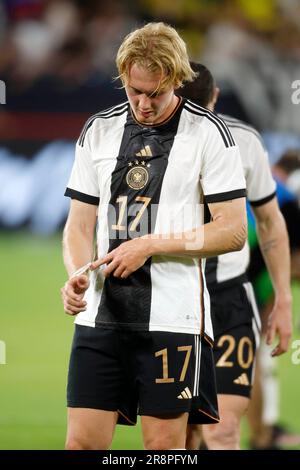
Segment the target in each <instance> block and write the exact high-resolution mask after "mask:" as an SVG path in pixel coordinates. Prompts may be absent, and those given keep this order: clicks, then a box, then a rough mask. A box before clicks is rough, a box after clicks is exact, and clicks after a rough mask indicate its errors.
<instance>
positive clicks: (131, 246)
mask: <svg viewBox="0 0 300 470" xmlns="http://www.w3.org/2000/svg"><path fill="white" fill-rule="evenodd" d="M149 256H150V254H149V240H147V239H145V238H134V239H133V240H130V241H127V242H124V243H122V244H121V245H120V246H118V248H116V249H114V250H112V251H111V252H110V253H108V254H107V255H106V256H104V257H103V258H100V259H98V260H97V261H94V262H93V263H92V264H91V266H90V269H91V270H92V271H93V270H95V269H97V268H99V266H101V265H103V264H106V265H107V266H106V268H105V269H103V271H102V272H103V274H104V276H105V277H108V276H110V275H111V274H113V276H114V277H119V278H121V279H126V278H127V277H128V276H129V275H130V274H131V273H133V272H134V271H136V270H137V269H139V268H140V267H141V266H143V265H144V264H145V262H146V261H147V259H148V258H149Z"/></svg>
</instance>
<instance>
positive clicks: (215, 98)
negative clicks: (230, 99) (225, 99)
mask: <svg viewBox="0 0 300 470" xmlns="http://www.w3.org/2000/svg"><path fill="white" fill-rule="evenodd" d="M219 96H220V88H218V87H217V86H215V88H214V91H213V99H212V102H213V105H214V106H215V105H216V103H217V101H218V99H219Z"/></svg>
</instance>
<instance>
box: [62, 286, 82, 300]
mask: <svg viewBox="0 0 300 470" xmlns="http://www.w3.org/2000/svg"><path fill="white" fill-rule="evenodd" d="M63 295H64V296H65V297H67V298H68V299H72V300H73V301H74V302H76V301H79V302H80V301H81V300H82V297H83V295H84V292H83V293H81V294H76V292H74V289H73V287H70V286H68V287H66V288H65V289H64V293H63Z"/></svg>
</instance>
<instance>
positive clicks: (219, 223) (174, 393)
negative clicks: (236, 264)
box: [62, 23, 247, 449]
mask: <svg viewBox="0 0 300 470" xmlns="http://www.w3.org/2000/svg"><path fill="white" fill-rule="evenodd" d="M117 66H118V70H119V75H120V78H121V80H122V82H123V85H124V87H125V91H126V94H127V97H128V102H125V103H123V104H120V105H119V106H116V107H114V108H111V109H109V110H106V111H104V112H100V113H99V114H97V115H95V116H93V117H92V118H91V119H90V120H89V121H88V122H87V123H86V125H85V127H84V129H83V131H82V134H81V136H80V138H79V141H78V143H77V150H76V158H75V163H74V167H73V171H72V174H71V178H70V181H69V184H68V188H67V190H66V195H67V196H70V197H71V198H72V202H71V208H70V213H69V217H68V220H67V224H66V227H65V230H64V260H65V265H66V268H67V271H68V274H69V276H70V277H69V280H68V281H67V282H66V284H65V286H64V287H63V288H62V298H63V303H64V308H65V311H66V312H67V313H68V314H70V315H77V314H78V315H77V318H76V331H75V335H74V341H73V347H72V353H71V360H70V368H69V380H68V407H69V408H68V432H67V443H66V447H67V449H107V448H108V447H109V446H110V444H111V441H112V438H113V433H114V429H115V426H116V423H117V422H121V423H124V424H135V422H136V416H137V413H139V414H140V415H141V423H142V431H143V438H144V445H145V447H146V448H147V449H183V448H184V447H185V440H186V427H187V422H188V418H189V419H191V420H192V422H194V423H204V422H206V423H207V422H217V421H218V411H217V397H216V389H215V377H214V365H213V356H212V350H211V344H212V336H213V333H212V327H211V320H210V302H209V295H208V292H207V289H206V285H205V280H204V260H202V258H205V257H206V256H217V255H218V254H220V253H224V252H228V251H235V250H240V249H241V248H242V246H243V245H244V242H245V238H246V232H247V230H246V213H245V180H244V176H243V170H242V167H241V163H240V156H239V150H238V148H237V146H236V145H235V144H234V142H233V139H232V137H231V134H230V132H229V131H228V128H227V127H226V125H225V124H224V123H223V121H222V120H221V119H219V118H218V117H216V116H214V115H213V114H212V113H210V112H209V111H207V110H202V109H201V110H200V109H199V108H198V107H195V106H194V105H190V104H189V103H186V101H185V100H183V99H182V98H179V97H178V96H176V95H175V94H174V90H175V89H177V88H178V87H180V86H181V85H182V83H183V82H186V81H187V82H188V81H191V80H192V79H193V78H194V76H195V73H194V72H193V71H192V69H191V67H190V64H189V61H188V56H187V52H186V46H185V43H184V42H183V40H182V39H181V38H180V37H179V35H178V34H177V32H176V31H175V30H174V29H173V28H171V27H170V26H167V25H165V24H163V23H150V24H147V25H146V26H144V27H143V28H141V29H137V30H136V31H134V32H133V33H131V34H129V35H128V36H127V37H126V38H125V40H124V42H123V43H122V45H121V47H120V49H119V51H118V54H117ZM200 183H201V184H200ZM203 199H204V200H205V201H206V203H207V204H208V205H209V210H210V212H211V214H212V221H211V222H210V223H207V224H206V225H203V223H204V215H203V210H202V209H203V206H202V202H203ZM186 210H188V215H189V217H185V215H186V214H185V212H186ZM97 215H98V223H97V251H98V256H99V259H98V260H97V261H95V262H93V263H92V264H89V262H90V261H91V260H92V259H93V239H94V231H95V227H96V220H97ZM86 263H87V264H86ZM84 265H86V266H84ZM105 265H106V267H105V268H104V269H102V272H103V273H104V276H105V280H104V283H103V279H101V277H100V275H99V273H98V269H97V268H99V267H101V266H102V268H103V266H105ZM81 266H83V268H82V269H80V268H81ZM89 268H90V270H92V275H91V277H90V279H88V277H87V275H86V274H85V273H82V271H85V270H87V269H89ZM78 269H79V271H78Z"/></svg>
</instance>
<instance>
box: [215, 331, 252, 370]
mask: <svg viewBox="0 0 300 470" xmlns="http://www.w3.org/2000/svg"><path fill="white" fill-rule="evenodd" d="M224 343H228V346H227V348H226V349H225V351H224V352H223V354H222V356H221V357H220V359H219V360H218V362H217V363H216V366H217V367H233V361H229V360H228V359H229V356H230V355H231V354H232V353H233V351H234V349H235V347H236V343H237V342H236V340H235V338H234V337H233V336H231V335H223V336H221V338H220V339H219V341H218V344H217V346H218V347H219V348H221V347H222V346H223V345H224ZM253 358H254V353H253V343H252V341H251V339H250V338H248V336H243V337H242V338H241V339H240V340H239V342H238V345H237V362H238V365H239V366H240V367H241V368H242V369H248V368H249V367H250V365H251V364H252V362H253Z"/></svg>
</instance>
